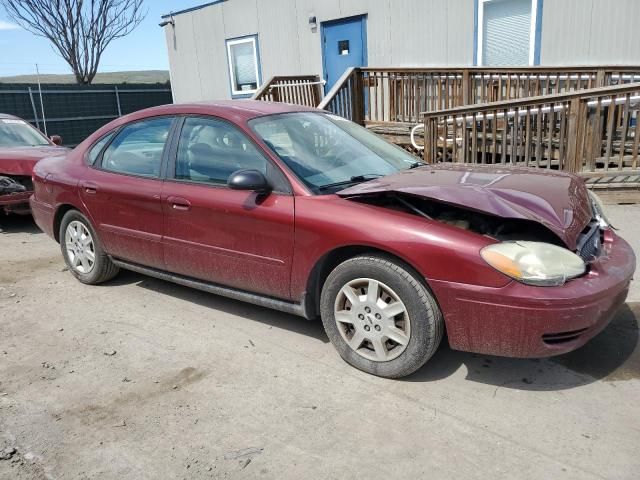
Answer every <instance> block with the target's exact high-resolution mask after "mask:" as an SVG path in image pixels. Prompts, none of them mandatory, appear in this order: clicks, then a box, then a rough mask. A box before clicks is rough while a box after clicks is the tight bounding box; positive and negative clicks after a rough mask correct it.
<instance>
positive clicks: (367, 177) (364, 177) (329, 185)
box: [318, 173, 384, 191]
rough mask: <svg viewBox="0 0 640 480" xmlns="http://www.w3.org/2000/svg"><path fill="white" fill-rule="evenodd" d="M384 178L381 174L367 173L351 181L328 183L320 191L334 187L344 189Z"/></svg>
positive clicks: (352, 178) (356, 176)
mask: <svg viewBox="0 0 640 480" xmlns="http://www.w3.org/2000/svg"><path fill="white" fill-rule="evenodd" d="M379 177H384V175H382V174H381V173H365V174H363V175H354V176H353V177H351V178H350V179H349V180H342V181H340V182H333V183H327V184H326V185H320V186H319V187H318V190H321V191H322V190H328V189H330V188H333V187H342V186H344V185H351V184H354V183H360V182H366V181H367V180H373V179H375V178H379Z"/></svg>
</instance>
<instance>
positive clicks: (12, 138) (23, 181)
mask: <svg viewBox="0 0 640 480" xmlns="http://www.w3.org/2000/svg"><path fill="white" fill-rule="evenodd" d="M61 144H62V139H61V138H60V137H59V136H58V135H54V136H52V137H51V138H47V137H46V136H45V135H44V134H43V133H42V132H40V131H39V130H36V129H35V128H33V127H32V126H31V125H30V124H29V123H27V122H25V121H24V120H22V119H20V118H18V117H14V116H13V115H6V114H3V113H0V213H5V214H9V213H17V214H28V213H29V197H30V196H31V194H32V193H33V187H32V184H31V173H32V171H33V166H34V165H35V164H36V163H37V162H38V161H39V160H40V159H42V158H45V157H50V156H52V155H57V154H60V153H65V152H66V151H68V149H66V148H62V147H60V145H61Z"/></svg>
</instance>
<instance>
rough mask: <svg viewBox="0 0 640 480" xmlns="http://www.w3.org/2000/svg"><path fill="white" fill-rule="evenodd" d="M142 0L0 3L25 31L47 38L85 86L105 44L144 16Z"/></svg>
mask: <svg viewBox="0 0 640 480" xmlns="http://www.w3.org/2000/svg"><path fill="white" fill-rule="evenodd" d="M142 2H143V0H86V1H85V0H0V4H2V5H3V6H4V8H5V10H6V11H7V14H8V16H9V17H10V18H11V19H12V20H13V21H14V22H16V23H17V24H19V25H20V26H21V27H23V28H24V29H26V30H28V31H30V32H31V33H34V34H35V35H38V36H40V37H44V38H47V39H48V40H49V41H50V42H51V43H52V44H53V47H54V49H55V50H57V51H58V53H59V54H60V56H62V58H64V60H65V61H66V62H67V63H68V64H69V66H70V67H71V70H72V71H73V73H74V75H75V77H76V81H77V82H78V83H79V84H83V85H88V84H90V83H91V82H92V81H93V78H94V77H95V75H96V72H97V71H98V65H99V63H100V57H101V56H102V53H103V52H104V51H105V49H106V48H107V45H109V43H111V42H112V41H113V40H115V39H117V38H121V37H124V36H125V35H127V34H129V33H131V31H132V30H133V29H134V28H136V27H137V26H138V25H139V24H140V22H141V21H142V20H143V19H144V17H145V16H146V11H143V9H142Z"/></svg>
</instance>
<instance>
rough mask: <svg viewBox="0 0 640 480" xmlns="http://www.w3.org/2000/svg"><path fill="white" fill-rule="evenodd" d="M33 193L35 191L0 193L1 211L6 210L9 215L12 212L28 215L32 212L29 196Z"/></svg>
mask: <svg viewBox="0 0 640 480" xmlns="http://www.w3.org/2000/svg"><path fill="white" fill-rule="evenodd" d="M32 194H33V192H20V193H9V194H6V195H0V212H4V213H5V214H7V215H8V214H10V213H15V214H18V215H28V214H29V213H30V212H31V210H30V209H29V197H30V196H31V195H32Z"/></svg>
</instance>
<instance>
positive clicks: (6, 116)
mask: <svg viewBox="0 0 640 480" xmlns="http://www.w3.org/2000/svg"><path fill="white" fill-rule="evenodd" d="M0 118H5V119H9V118H10V119H13V120H20V117H16V116H15V115H9V114H8V113H0Z"/></svg>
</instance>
